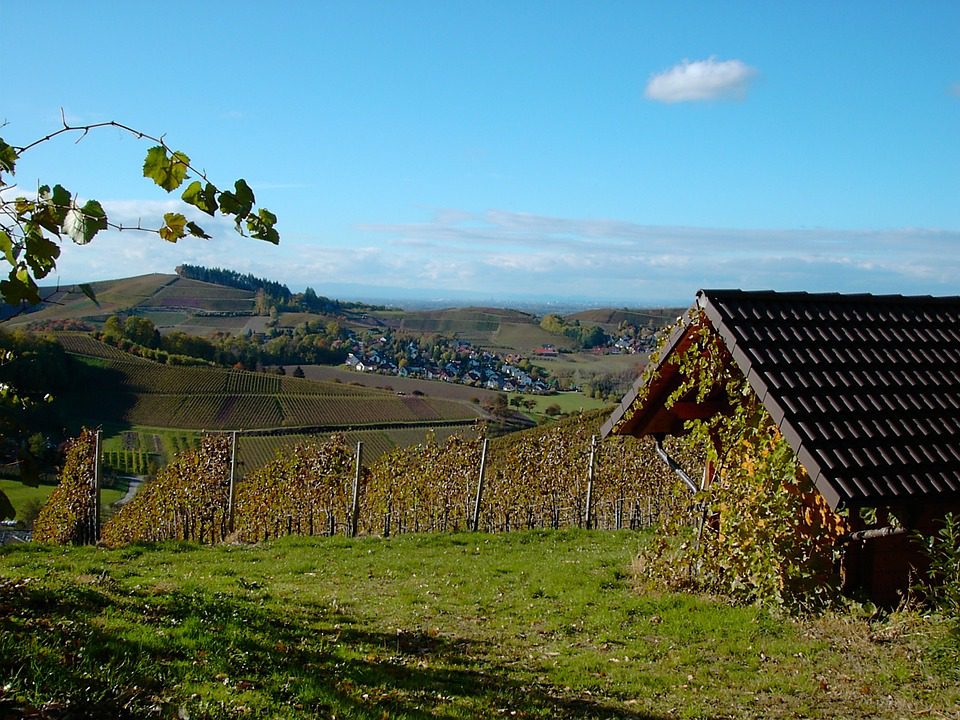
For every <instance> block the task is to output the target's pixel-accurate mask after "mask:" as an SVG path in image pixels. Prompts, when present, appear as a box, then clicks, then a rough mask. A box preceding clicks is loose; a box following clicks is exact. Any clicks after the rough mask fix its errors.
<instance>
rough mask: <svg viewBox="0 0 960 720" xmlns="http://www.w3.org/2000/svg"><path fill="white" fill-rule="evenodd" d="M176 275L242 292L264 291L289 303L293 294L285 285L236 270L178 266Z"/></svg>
mask: <svg viewBox="0 0 960 720" xmlns="http://www.w3.org/2000/svg"><path fill="white" fill-rule="evenodd" d="M176 273H177V275H179V276H180V277H182V278H187V279H189V280H201V281H203V282H208V283H214V284H216V285H225V286H227V287H235V288H239V289H241V290H251V291H253V292H256V291H257V290H263V291H264V292H265V293H266V294H267V295H269V296H270V297H273V298H276V299H278V300H282V301H283V302H289V300H290V297H291V295H292V293H291V292H290V288H288V287H287V286H286V285H284V284H283V283H279V282H276V281H274V280H267V279H265V278H258V277H256V276H254V275H251V274H250V273H247V274H246V275H243V274H241V273H238V272H237V271H236V270H225V269H223V268H207V267H203V266H201V265H178V266H177V268H176Z"/></svg>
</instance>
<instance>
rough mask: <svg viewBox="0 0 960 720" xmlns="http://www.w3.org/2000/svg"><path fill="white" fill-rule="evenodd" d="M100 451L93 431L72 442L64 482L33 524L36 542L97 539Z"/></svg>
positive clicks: (76, 541) (57, 487) (64, 465)
mask: <svg viewBox="0 0 960 720" xmlns="http://www.w3.org/2000/svg"><path fill="white" fill-rule="evenodd" d="M96 452H97V434H96V432H95V431H93V430H87V429H84V430H83V431H82V432H81V433H80V436H79V437H76V438H74V439H73V440H71V441H70V442H69V444H68V445H67V451H66V458H65V460H64V464H63V470H62V471H61V472H60V482H59V484H58V485H57V486H56V487H55V488H54V489H53V492H52V493H50V497H49V498H48V499H47V502H46V503H45V504H44V506H43V507H42V508H41V509H40V513H39V514H38V515H37V519H36V520H34V522H33V539H34V540H36V541H37V542H46V543H54V544H57V545H67V544H70V543H90V542H95V541H96V540H97V522H96V517H97V511H98V509H99V508H98V506H97V502H96V492H97V490H98V488H97V483H96V462H95V458H96Z"/></svg>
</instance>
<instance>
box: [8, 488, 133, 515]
mask: <svg viewBox="0 0 960 720" xmlns="http://www.w3.org/2000/svg"><path fill="white" fill-rule="evenodd" d="M111 482H114V481H111ZM55 487H56V482H55V481H53V480H52V479H51V480H49V481H43V482H41V483H40V484H39V485H37V486H36V487H31V486H29V485H24V484H23V483H22V482H20V481H19V480H11V479H7V478H0V492H3V493H4V494H5V495H6V496H7V498H9V500H10V504H11V505H13V509H14V510H15V511H16V516H15V517H14V518H13V519H14V520H23V516H24V511H25V510H28V509H29V508H31V506H36V504H38V503H39V504H41V505H42V504H43V503H45V502H46V501H47V498H49V497H50V493H52V492H53V488H55ZM126 493H127V482H126V481H125V480H119V479H118V480H116V481H115V482H114V484H113V485H112V486H111V487H106V486H104V487H103V488H102V489H101V490H100V507H101V517H102V518H103V519H104V520H106V518H108V517H110V515H112V514H113V510H112V509H111V507H110V506H111V505H112V504H113V503H115V502H116V501H117V500H119V499H120V498H122V497H123V496H124V495H125V494H126Z"/></svg>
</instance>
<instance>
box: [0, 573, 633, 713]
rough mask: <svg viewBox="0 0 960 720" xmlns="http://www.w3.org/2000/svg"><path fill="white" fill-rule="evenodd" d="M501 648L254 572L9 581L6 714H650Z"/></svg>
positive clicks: (3, 583) (0, 701)
mask: <svg viewBox="0 0 960 720" xmlns="http://www.w3.org/2000/svg"><path fill="white" fill-rule="evenodd" d="M496 650H497V649H496V648H495V647H491V646H489V645H488V644H486V643H483V642H478V641H476V640H472V639H466V638H459V637H449V636H444V635H438V634H433V633H430V632H421V631H409V632H401V633H399V634H391V633H388V632H383V631H380V630H371V629H369V628H367V627H365V626H364V625H363V624H362V623H360V622H358V621H356V620H354V619H353V618H351V617H349V616H347V615H344V614H343V613H341V612H339V611H338V610H336V609H335V608H328V607H324V606H322V605H312V606H311V605H297V607H295V608H289V609H287V608H277V607H275V606H273V605H271V601H270V597H269V595H268V594H267V593H266V592H265V591H264V590H263V589H262V588H260V587H256V586H255V587H251V586H250V585H249V584H248V585H244V586H242V587H241V589H240V590H239V592H238V593H237V594H224V593H212V592H182V591H172V592H166V593H159V592H148V591H142V590H135V591H123V590H121V589H120V587H119V586H118V585H117V583H116V582H115V581H113V580H112V579H111V578H110V577H109V576H107V575H102V576H99V577H98V576H91V577H89V578H79V579H78V581H76V582H71V583H69V584H68V583H65V582H62V581H61V582H60V583H59V584H52V583H51V584H45V582H44V581H37V582H33V583H18V582H13V581H7V580H2V579H0V676H2V677H4V678H6V680H5V682H7V683H8V684H7V686H6V687H7V689H6V690H0V718H7V717H25V716H33V717H38V718H51V719H57V720H61V719H65V718H73V717H117V718H137V717H145V716H155V715H159V716H163V717H171V716H173V717H176V716H177V715H178V714H179V715H180V716H181V717H182V716H189V717H191V718H194V719H196V718H214V717H238V716H246V717H258V716H271V717H328V716H333V715H336V716H345V717H356V718H378V719H379V718H383V717H390V718H411V719H416V720H419V719H421V718H422V719H426V718H455V717H457V718H462V717H497V716H502V717H508V718H510V717H519V718H529V717H543V718H546V717H551V718H558V717H559V718H612V719H616V718H620V719H623V720H627V719H632V720H640V719H641V718H652V716H648V715H642V714H637V713H632V712H629V711H627V710H625V709H623V708H622V707H617V706H615V705H613V704H611V703H609V702H607V701H605V700H603V699H597V698H591V697H589V696H584V695H580V696H575V695H574V694H573V692H572V691H569V690H566V691H565V690H564V689H562V688H557V687H553V686H550V685H544V684H539V683H536V684H525V683H524V682H523V681H522V680H521V679H519V678H518V677H517V676H516V673H515V672H512V671H511V669H510V667H508V665H509V664H510V661H511V660H515V659H513V658H506V659H503V660H500V659H491V657H495V655H496ZM31 713H34V714H33V715H31Z"/></svg>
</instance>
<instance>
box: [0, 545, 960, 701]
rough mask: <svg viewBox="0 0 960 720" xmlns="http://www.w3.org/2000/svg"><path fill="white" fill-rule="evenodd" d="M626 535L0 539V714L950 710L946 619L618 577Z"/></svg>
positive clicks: (628, 554)
mask: <svg viewBox="0 0 960 720" xmlns="http://www.w3.org/2000/svg"><path fill="white" fill-rule="evenodd" d="M642 542H644V536H642V535H636V534H630V533H598V532H583V531H569V532H554V533H544V532H524V533H513V534H507V535H499V536H489V535H482V534H479V535H467V534H454V535H432V536H427V535H420V536H403V537H399V538H394V539H390V540H382V539H376V538H368V539H361V540H347V539H342V538H327V539H319V538H316V539H299V538H290V539H287V540H283V541H279V542H276V543H271V544H266V545H261V546H256V547H243V546H229V545H228V546H220V547H215V548H198V547H194V546H187V545H177V544H165V545H161V546H156V547H137V546H134V547H130V548H127V549H124V550H118V551H105V550H99V549H94V548H58V549H48V548H43V547H37V546H18V547H13V548H4V549H2V550H0V630H2V632H0V675H2V676H3V678H4V685H3V686H0V715H2V716H4V717H21V716H25V715H29V714H31V713H35V716H37V717H127V718H131V717H181V718H185V717H189V718H193V719H194V720H200V719H202V718H292V719H296V718H319V717H324V718H328V717H338V718H370V719H373V718H411V719H414V718H415V719H418V720H425V719H426V718H623V719H628V718H629V719H633V720H640V719H650V718H796V717H803V718H834V717H842V718H860V717H871V718H903V717H921V716H923V717H935V718H943V717H956V715H957V709H958V707H960V705H958V703H960V686H958V680H960V676H958V675H957V667H956V665H955V664H951V662H950V661H949V659H948V657H947V651H948V650H949V648H951V647H953V648H955V646H952V645H950V644H949V643H948V641H947V637H946V630H945V627H944V626H943V625H939V624H937V623H936V622H935V621H933V620H930V619H927V620H924V619H922V618H920V617H919V616H916V615H911V614H895V615H891V616H888V617H886V618H883V619H874V620H873V621H868V620H866V619H862V618H859V617H855V616H839V617H837V616H827V617H823V618H818V619H810V620H799V621H794V620H790V619H783V618H777V617H774V616H772V615H770V614H768V613H767V612H765V611H763V610H760V609H757V608H751V607H739V608H734V607H728V606H726V605H724V604H721V603H719V602H717V601H714V600H711V599H709V598H704V597H696V596H687V595H674V594H650V593H641V592H638V590H637V588H636V583H635V581H634V579H633V577H632V569H631V558H632V557H633V556H634V555H635V553H636V551H637V549H638V547H639V546H640V545H641V543H642Z"/></svg>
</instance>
